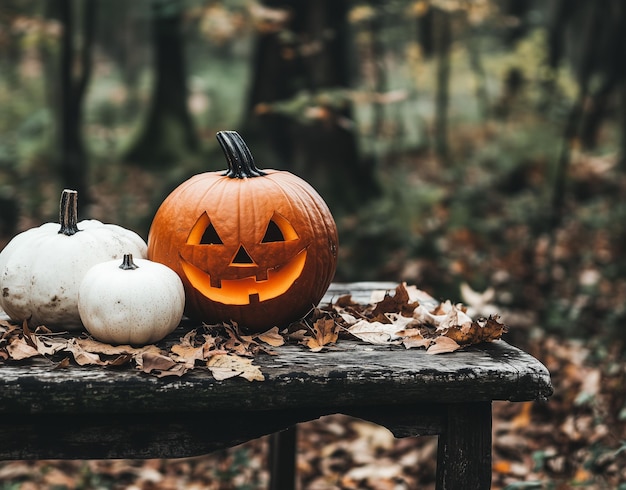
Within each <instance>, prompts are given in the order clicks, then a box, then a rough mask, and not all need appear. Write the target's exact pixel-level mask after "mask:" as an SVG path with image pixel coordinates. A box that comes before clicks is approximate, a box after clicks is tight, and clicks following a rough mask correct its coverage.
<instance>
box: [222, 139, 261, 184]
mask: <svg viewBox="0 0 626 490" xmlns="http://www.w3.org/2000/svg"><path fill="white" fill-rule="evenodd" d="M215 136H216V138H217V141H218V142H219V144H220V146H221V147H222V150H223V151H224V155H225V156H226V161H227V162H228V170H227V171H226V173H225V174H224V175H225V176H226V177H230V178H231V179H246V178H250V177H261V176H263V175H265V172H263V171H262V170H259V169H258V168H257V167H256V165H255V164H254V158H253V157H252V153H251V152H250V149H249V148H248V145H246V143H245V141H244V140H243V138H242V137H241V136H240V135H239V133H237V132H236V131H219V132H218V133H217V134H216V135H215Z"/></svg>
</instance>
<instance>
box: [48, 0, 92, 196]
mask: <svg viewBox="0 0 626 490" xmlns="http://www.w3.org/2000/svg"><path fill="white" fill-rule="evenodd" d="M50 7H51V8H52V9H53V13H54V14H56V16H57V18H58V19H59V22H60V23H61V25H62V27H63V34H62V37H61V50H60V71H59V74H60V85H59V95H60V97H59V101H58V104H59V106H58V109H57V114H58V117H59V123H58V131H59V134H58V138H59V146H60V172H61V179H62V182H63V186H64V187H66V188H70V189H74V190H76V191H78V193H79V195H80V196H81V199H80V200H79V206H81V207H84V206H85V205H87V204H88V203H89V201H90V197H89V193H88V182H87V180H88V179H87V175H88V158H87V152H86V151H85V144H84V140H83V134H82V129H83V114H82V110H83V101H84V99H85V93H86V90H87V85H88V83H89V78H90V75H91V66H92V57H91V48H92V44H93V32H94V21H95V16H96V2H94V1H84V2H73V1H72V0H56V2H55V3H51V4H50Z"/></svg>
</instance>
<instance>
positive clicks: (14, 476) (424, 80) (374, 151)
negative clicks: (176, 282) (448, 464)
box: [0, 0, 626, 488]
mask: <svg viewBox="0 0 626 490" xmlns="http://www.w3.org/2000/svg"><path fill="white" fill-rule="evenodd" d="M625 70H626V6H624V5H623V3H622V2H621V1H620V0H594V1H593V2H592V1H584V0H549V1H547V0H546V1H544V0H503V1H496V0H471V1H470V0H419V1H415V0H390V1H383V0H362V1H360V0H265V1H263V2H255V1H253V0H222V1H208V0H205V1H201V0H139V1H133V2H128V1H124V0H106V1H104V0H47V1H42V0H3V2H2V4H1V5H0V247H2V246H4V245H5V244H6V243H7V242H8V240H9V239H10V238H11V237H12V236H13V235H15V234H16V233H18V232H19V231H22V230H24V229H27V228H30V227H33V226H38V225H39V224H41V223H42V222H45V221H56V219H57V213H58V199H59V195H60V191H61V189H63V188H73V189H76V190H78V191H79V202H80V213H79V214H80V218H81V219H84V218H87V217H90V218H96V219H100V220H102V221H105V222H113V223H117V224H120V225H122V226H125V227H128V228H131V229H133V230H135V231H137V232H138V233H139V234H141V235H142V236H143V237H144V238H147V232H148V229H149V226H150V222H151V220H152V217H153V215H154V212H155V211H156V209H157V207H158V205H159V204H160V203H161V202H162V200H163V199H164V197H165V196H166V195H167V194H168V193H169V192H170V191H171V190H172V189H173V188H174V187H176V186H177V185H178V184H179V183H181V182H182V181H184V180H185V179H186V178H188V177H189V176H191V175H193V174H195V173H199V172H203V171H212V170H220V169H224V168H225V161H224V159H223V156H222V155H221V150H219V148H218V146H217V143H216V140H215V133H216V131H219V130H223V129H235V130H237V131H239V132H240V133H241V134H242V135H243V136H244V139H245V140H246V141H247V143H248V145H249V146H250V148H251V149H252V151H253V154H254V155H255V158H256V160H257V162H258V164H259V165H260V166H261V167H262V168H279V169H285V170H289V171H291V172H293V173H296V174H297V175H299V176H301V177H303V178H304V179H305V180H307V181H309V182H310V183H311V184H312V185H313V186H314V187H315V188H316V189H318V191H319V192H320V193H321V194H322V196H323V197H324V199H325V200H326V201H327V203H328V204H329V206H330V208H331V210H332V212H333V214H334V216H335V219H336V221H337V224H338V228H339V234H340V259H339V266H338V271H337V275H336V278H335V279H336V280H337V281H359V280H393V281H406V282H408V283H410V284H415V285H417V286H418V287H419V288H421V289H424V290H426V291H428V292H429V293H430V294H432V295H433V296H435V297H436V298H440V299H451V300H453V301H455V302H456V301H461V302H464V303H465V304H468V305H470V306H471V307H472V308H473V309H474V311H476V312H477V313H478V314H491V313H494V312H497V313H499V314H500V315H501V317H502V319H503V321H504V322H505V323H506V324H507V325H508V326H509V328H510V331H509V333H508V334H507V337H506V340H507V341H509V342H510V343H513V344H515V345H518V346H520V347H522V348H524V349H527V350H529V351H530V352H531V353H533V354H534V355H536V356H537V357H538V358H539V359H540V360H542V361H543V362H544V363H545V364H546V365H547V366H548V368H550V370H551V372H552V374H553V380H554V383H555V387H556V393H555V396H554V397H553V398H552V399H551V401H550V402H549V403H548V404H547V405H537V404H530V405H520V406H519V407H517V406H515V407H513V406H509V405H507V404H505V405H497V406H496V407H495V409H494V410H495V414H496V422H495V425H494V430H495V431H496V432H497V431H501V432H502V434H500V437H498V438H496V440H495V456H494V486H495V487H496V488H500V487H506V488H569V486H574V485H576V486H584V487H589V488H618V487H619V488H626V483H625V482H626V474H625V473H624V472H625V470H624V468H625V467H626V460H625V457H626V393H625V392H626V389H625V386H626V368H625V367H624V366H625V363H624V357H625V351H624V341H625V340H626V329H624V320H625V319H626V274H625V272H626V248H625V246H624V243H625V239H626V219H625V218H626V201H625V199H624V197H625V196H626V174H625V173H626V72H625ZM339 420H340V421H341V423H339V422H336V423H337V425H336V426H335V433H334V435H335V436H337V435H340V436H341V437H338V438H336V439H334V442H329V441H327V440H326V439H324V437H331V436H332V435H333V433H329V432H324V429H323V428H322V426H321V425H319V424H318V425H315V424H312V425H308V426H306V427H305V428H304V429H303V431H301V433H304V434H306V436H302V435H301V449H300V458H299V461H300V463H299V464H300V468H299V469H300V473H301V475H302V476H301V482H302V485H303V488H416V487H415V486H411V485H416V484H420V485H424V487H425V488H428V485H429V484H432V476H433V475H432V474H431V473H429V472H428V471H426V470H429V469H432V467H430V468H429V464H426V463H424V464H423V465H422V466H423V467H424V466H425V467H426V468H425V469H417V468H416V467H412V468H410V469H409V466H410V465H408V464H407V466H406V467H402V468H399V469H398V468H397V465H395V466H394V465H392V464H391V463H390V467H393V468H396V470H397V471H396V472H395V473H394V474H393V475H391V476H390V475H386V474H380V473H379V474H375V475H373V476H372V475H369V474H367V475H365V476H363V474H364V473H363V474H362V475H361V479H360V480H358V479H356V480H355V479H354V478H353V479H352V480H350V479H348V480H346V476H345V475H346V474H349V470H348V468H352V469H354V468H358V467H360V466H363V464H362V461H361V462H360V463H359V461H360V460H358V458H357V459H355V458H354V457H353V456H345V455H344V456H343V457H342V458H343V459H341V458H340V459H341V461H340V463H341V464H339V465H338V466H337V465H335V466H333V465H329V464H324V462H323V461H324V458H323V457H322V456H321V455H320V447H319V446H316V445H313V444H307V441H311V440H317V441H319V440H325V441H326V442H325V443H324V444H325V445H326V446H327V447H334V446H333V444H339V442H337V441H340V440H342V441H344V442H345V441H352V442H353V443H354V444H353V446H347V447H348V448H350V447H352V448H356V447H357V445H356V442H355V441H358V440H362V439H359V436H360V435H362V432H363V429H361V431H360V432H359V430H355V429H354V427H355V425H354V424H356V422H355V421H351V420H343V419H339ZM333 423H335V422H333ZM331 425H332V424H331ZM338 427H341V428H338ZM371 430H372V431H374V432H372V433H375V429H373V428H371ZM307 431H308V432H307ZM370 435H371V434H370ZM502 441H504V442H502ZM370 442H371V441H370ZM254 444H256V445H254ZM254 444H253V445H252V446H244V447H242V448H238V449H235V450H233V451H230V452H225V453H223V454H220V455H218V456H216V458H217V459H216V460H194V461H193V463H190V462H184V463H181V462H161V463H158V464H157V463H154V462H152V463H150V464H147V463H146V464H145V465H143V466H139V464H138V463H130V462H129V463H128V465H127V466H125V467H124V468H126V470H124V471H120V472H119V473H115V474H113V473H114V472H113V470H111V468H112V467H113V466H111V465H106V464H105V463H102V462H101V463H98V462H91V463H90V464H87V463H84V464H78V463H76V464H74V465H68V464H65V466H63V465H61V466H60V467H54V466H53V465H52V463H46V464H45V465H39V466H36V465H34V463H29V464H27V463H26V462H22V463H19V464H18V463H5V465H4V466H3V467H2V469H0V481H2V482H4V483H3V484H4V485H5V487H2V488H22V487H23V485H26V484H28V483H33V482H37V484H38V485H40V486H45V485H46V484H48V483H49V482H48V483H46V480H45V479H46V475H48V476H49V475H51V474H52V475H57V477H58V475H59V473H60V474H62V475H64V476H65V477H67V481H64V482H63V483H62V484H61V483H59V482H58V481H57V484H58V485H61V486H66V487H72V488H78V487H81V488H91V486H98V485H101V486H103V488H114V487H115V485H118V484H119V482H120V481H127V480H128V481H132V482H134V483H132V484H134V485H139V486H141V485H145V484H146V483H145V481H143V480H141V482H140V483H138V480H137V478H138V477H137V478H135V477H136V476H137V475H140V474H141V475H143V476H145V475H146V473H145V471H147V470H146V468H148V469H150V470H151V471H152V470H154V471H156V470H155V468H157V469H158V471H157V473H158V472H160V473H159V474H160V475H161V478H163V479H164V478H166V477H167V476H168V475H169V476H172V475H175V476H177V478H178V479H177V481H178V483H180V479H181V478H183V477H185V478H191V479H193V478H200V477H199V476H197V475H198V474H199V473H198V472H196V473H193V471H192V470H190V469H189V468H198V467H201V468H204V470H205V471H204V473H203V474H202V475H203V476H202V478H200V479H203V480H202V481H203V482H204V483H205V484H206V487H201V488H257V486H255V485H256V484H257V483H258V484H259V485H261V484H262V482H263V481H265V480H264V478H266V472H265V470H264V469H263V465H262V463H258V461H259V458H262V456H261V453H262V451H261V450H260V448H261V447H262V446H263V444H264V442H263V441H257V442H256V443H254ZM385 444H387V443H385ZM402 444H404V445H401V446H398V443H396V442H394V443H389V444H387V445H385V447H382V448H380V447H373V448H372V447H370V449H371V450H372V451H374V452H375V453H376V454H377V458H380V451H391V452H393V451H401V452H402V454H404V455H405V456H406V455H407V454H413V453H412V452H411V451H421V452H419V454H420V455H421V456H420V458H421V460H422V461H426V460H428V457H427V456H428V455H429V453H428V451H429V449H428V448H429V447H430V448H431V450H432V445H430V446H429V445H428V442H426V443H419V444H418V443H415V444H414V445H407V443H406V442H404V443H402ZM342 447H343V446H342ZM400 447H401V448H402V449H400ZM361 450H362V448H361ZM376 451H378V452H376ZM431 452H432V451H431ZM348 453H349V451H348ZM332 454H334V453H332V451H331V455H332ZM342 454H343V453H342ZM242 455H243V456H242ZM396 456H397V455H396ZM430 456H432V454H430ZM242 457H243V460H244V462H243V463H242V460H241V458H242ZM238 458H239V459H238ZM397 460H398V458H397V457H396V458H395V459H394V461H396V462H397ZM207 461H209V462H211V464H209V462H207ZM255 461H256V463H255ZM213 463H214V464H213ZM20 464H21V466H20ZM177 465H178V466H177ZM180 465H183V466H184V465H187V466H184V467H185V468H187V470H184V471H183V470H181V469H180V468H181V466H180ZM229 465H230V466H229ZM237 465H239V466H237ZM255 465H256V466H255ZM413 466H416V465H413ZM36 467H37V468H39V470H41V471H40V472H39V473H35V472H34V471H35V468H36ZM16 468H17V469H16ZM19 468H22V470H23V471H22V472H20V470H19ZM24 468H26V469H24ZM51 468H55V469H54V471H52V470H51ZM116 468H118V467H116ZM129 468H134V469H132V471H131V470H129ZM138 468H141V471H144V473H142V472H141V471H140V470H139V469H138ZM172 468H177V469H176V470H175V471H174V470H172ZM211 468H212V469H211ZM225 468H228V470H226V469H225ZM232 468H237V469H236V470H232ZM242 468H247V470H246V471H244V470H243V469H242ZM251 468H252V469H254V468H256V470H251ZM118 469H119V468H118ZM116 471H117V470H116ZM185 471H188V473H185ZM150 474H151V475H152V477H153V478H156V477H155V476H154V473H150ZM183 474H184V475H183ZM3 475H4V476H3ZM7 475H8V476H7ZM129 475H130V476H129ZM133 475H135V477H133V478H134V479H133V478H131V476H133ZM181 475H182V476H181ZM193 475H195V476H193ZM241 475H244V476H243V477H242V476H241ZM245 475H247V476H245ZM342 475H343V476H342ZM370 477H371V478H370ZM237 478H239V480H237ZM242 478H243V480H242ZM355 478H356V477H355ZM370 480H371V481H370ZM96 481H97V484H96V483H94V482H96ZM128 481H127V483H128ZM146 481H148V483H150V481H151V480H150V479H149V478H148V480H146ZM320 481H321V482H323V483H320ZM352 481H356V483H355V485H357V486H354V487H351V486H350V485H351V484H352V483H351V482H352ZM107 482H108V483H107ZM164 482H165V480H160V485H161V487H163V488H165V486H164V485H165V483H164ZM255 482H256V483H255ZM259 482H261V483H259ZM331 482H332V483H331ZM381 482H382V483H381ZM389 482H391V483H389ZM152 483H154V482H152ZM388 483H389V484H388ZM128 484H129V485H130V484H131V483H128ZM324 484H326V485H328V486H323V485H324ZM387 484H388V486H382V485H387ZM392 484H393V485H396V486H395V487H394V486H391V485H392ZM404 484H406V485H407V486H406V487H405V486H402V485H404ZM16 485H17V486H16ZM58 485H57V486H58ZM107 485H109V486H107ZM315 485H322V486H317V487H316V486H315ZM332 485H336V486H332ZM368 485H369V487H368ZM377 485H378V486H377ZM507 485H508V486H507ZM533 485H534V486H533ZM161 487H159V488H161ZM26 488H28V487H26ZM36 488H40V487H36ZM142 488H143V487H142ZM258 488H262V486H261V487H258ZM420 488H421V487H420Z"/></svg>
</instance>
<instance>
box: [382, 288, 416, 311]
mask: <svg viewBox="0 0 626 490" xmlns="http://www.w3.org/2000/svg"><path fill="white" fill-rule="evenodd" d="M417 306H418V303H410V302H409V293H408V292H407V290H406V287H405V285H404V283H402V284H399V285H398V286H397V287H396V290H395V294H394V295H393V296H390V295H385V297H384V299H383V300H382V301H380V302H378V303H377V304H376V306H375V307H374V310H373V311H372V316H373V317H376V316H377V315H380V314H385V313H399V314H401V315H407V316H410V315H412V314H413V311H414V310H415V308H417Z"/></svg>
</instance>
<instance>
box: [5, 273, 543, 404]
mask: <svg viewBox="0 0 626 490" xmlns="http://www.w3.org/2000/svg"><path fill="white" fill-rule="evenodd" d="M380 286H381V284H380V283H367V284H357V285H346V286H341V285H336V286H334V287H333V289H331V290H330V292H329V294H328V295H327V297H328V296H330V295H337V294H341V293H342V292H346V291H351V292H352V293H353V294H354V295H355V297H358V298H359V299H361V300H366V299H367V298H369V295H370V294H371V291H372V289H374V288H380ZM382 286H383V287H386V286H388V287H389V288H393V286H394V285H393V284H392V283H387V284H383V285H382ZM366 297H367V298H366ZM181 334H182V332H180V331H179V332H175V333H174V334H173V335H174V336H176V335H178V336H180V335H181ZM275 351H276V352H277V353H278V355H276V356H269V355H261V356H258V357H257V358H255V364H258V365H259V366H260V368H261V370H262V372H263V374H264V375H265V377H266V380H265V381H263V382H248V381H245V380H243V379H229V380H225V381H216V380H215V379H213V378H212V377H211V375H210V374H209V373H208V372H206V371H202V370H194V371H193V372H191V373H188V374H186V375H185V376H184V377H182V378H175V379H173V378H162V379H158V378H155V377H153V376H149V375H145V374H142V373H140V372H138V371H136V370H133V369H129V368H128V367H126V368H122V369H115V368H102V367H84V366H83V367H76V366H74V367H69V368H64V369H58V370H53V369H52V367H53V365H52V363H50V362H48V361H46V360H42V359H38V360H36V361H33V362H30V363H27V364H24V363H19V364H12V363H11V364H10V363H5V364H3V365H1V366H0V413H5V414H6V413H20V414H24V413H85V412H88V413H105V412H106V413H133V412H135V413H136V412H145V411H148V412H168V411H171V410H172V407H173V406H175V407H178V409H179V410H182V411H188V412H194V411H198V412H203V411H206V410H207V407H211V409H212V410H232V409H237V410H249V411H254V410H263V409H267V408H268V407H272V408H273V409H277V410H286V409H294V408H299V407H323V406H325V405H328V404H333V405H341V406H346V407H350V406H368V405H375V404H376V403H378V402H379V400H380V398H379V397H381V396H382V397H384V399H385V401H386V402H387V403H395V404H401V403H422V402H429V403H440V402H450V401H456V402H466V401H481V400H484V401H487V400H520V401H521V400H534V399H542V398H546V397H548V396H549V395H550V394H551V392H552V387H551V385H550V377H549V373H548V372H547V370H546V368H545V367H544V366H543V365H542V364H541V363H540V362H539V361H537V360H536V359H534V358H533V357H532V356H530V355H528V354H526V353H524V352H522V351H521V350H519V349H517V348H515V347H512V346H510V345H508V344H507V343H506V342H504V341H496V342H492V343H487V344H483V345H479V346H475V347H471V348H468V349H466V350H463V351H457V352H454V353H450V354H440V355H430V354H427V353H426V352H424V351H423V350H421V349H410V350H405V349H404V348H402V347H398V346H375V345H371V344H365V343H362V342H359V341H347V340H344V341H340V342H339V343H338V344H337V345H336V347H334V348H331V349H329V350H328V351H325V352H319V353H313V352H310V351H309V350H308V349H306V348H305V347H303V346H300V345H284V346H281V347H279V348H276V349H275Z"/></svg>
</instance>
